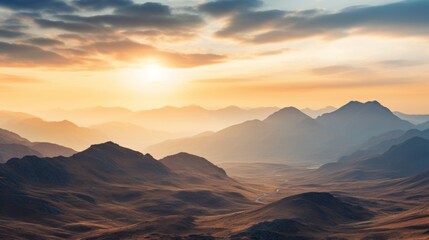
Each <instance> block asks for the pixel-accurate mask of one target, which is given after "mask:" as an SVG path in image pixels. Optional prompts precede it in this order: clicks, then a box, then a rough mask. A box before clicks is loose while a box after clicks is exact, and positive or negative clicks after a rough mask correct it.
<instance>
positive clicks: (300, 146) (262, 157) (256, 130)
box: [148, 101, 414, 163]
mask: <svg viewBox="0 0 429 240" xmlns="http://www.w3.org/2000/svg"><path fill="white" fill-rule="evenodd" d="M413 126H414V125H412V124H411V123H409V122H406V121H404V120H401V119H399V118H398V117H397V116H395V115H394V114H393V113H392V112H391V111H390V110H389V109H387V108H386V107H383V106H382V105H381V104H380V103H378V102H375V101H374V102H367V103H360V102H350V103H348V104H346V105H345V106H343V107H341V108H340V109H338V110H336V111H334V112H332V113H327V114H324V115H322V116H321V117H319V118H317V119H312V118H310V117H309V116H307V115H305V114H304V113H302V112H301V111H299V110H298V109H296V108H290V107H289V108H284V109H282V110H280V111H278V112H276V113H274V114H272V115H270V116H269V117H268V118H267V119H265V120H263V121H258V120H254V121H247V122H244V123H241V124H237V125H234V126H231V127H229V128H226V129H223V130H221V131H218V132H215V133H213V134H205V135H203V136H196V137H191V138H185V139H178V140H169V141H166V142H163V143H160V144H156V145H154V146H151V147H149V148H148V150H149V151H150V152H152V153H154V154H155V155H157V156H165V155H169V154H172V153H175V152H181V151H186V152H190V153H195V154H197V155H200V156H204V157H206V158H208V159H212V160H213V161H218V162H221V161H222V162H225V161H226V162H227V161H266V162H289V163H291V162H297V161H300V162H302V161H308V162H314V161H317V162H327V161H333V160H336V159H338V158H339V157H340V156H343V155H345V154H347V153H349V152H351V151H353V150H355V149H357V148H358V147H359V145H360V144H361V143H362V142H363V141H366V140H368V139H370V138H371V137H374V136H377V135H380V134H382V133H385V132H388V131H392V130H398V129H402V130H407V129H410V128H412V127H413Z"/></svg>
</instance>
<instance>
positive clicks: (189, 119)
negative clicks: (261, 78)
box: [131, 105, 278, 134]
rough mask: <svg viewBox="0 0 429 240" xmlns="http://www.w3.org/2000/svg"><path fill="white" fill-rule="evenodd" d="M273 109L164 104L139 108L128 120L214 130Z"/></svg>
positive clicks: (162, 126) (155, 125)
mask: <svg viewBox="0 0 429 240" xmlns="http://www.w3.org/2000/svg"><path fill="white" fill-rule="evenodd" d="M277 110H278V109H277V108H271V107H267V108H254V109H242V108H239V107H236V106H229V107H226V108H222V109H217V110H208V109H205V108H203V107H200V106H197V105H191V106H186V107H172V106H166V107H163V108H159V109H153V110H144V111H139V112H137V113H136V114H135V115H134V116H133V117H132V119H131V121H133V122H134V123H138V124H140V125H142V126H145V127H147V128H149V129H159V130H163V131H167V132H178V133H180V132H182V133H183V132H185V133H188V134H197V133H199V132H203V131H217V130H220V129H222V128H225V127H227V126H230V125H233V124H237V123H240V122H243V121H247V120H252V119H264V118H266V117H267V116H269V115H270V114H272V113H273V112H275V111H277ZM172 119H174V124H171V120H172Z"/></svg>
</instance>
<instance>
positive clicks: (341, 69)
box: [309, 65, 368, 75]
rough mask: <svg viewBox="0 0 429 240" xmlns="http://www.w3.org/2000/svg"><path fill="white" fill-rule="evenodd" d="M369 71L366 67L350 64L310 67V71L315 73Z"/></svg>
mask: <svg viewBox="0 0 429 240" xmlns="http://www.w3.org/2000/svg"><path fill="white" fill-rule="evenodd" d="M362 71H365V72H366V71H368V70H367V69H364V68H358V67H354V66H349V65H332V66H327V67H321V68H314V69H310V71H309V72H311V73H312V74H315V75H337V74H352V73H356V72H362Z"/></svg>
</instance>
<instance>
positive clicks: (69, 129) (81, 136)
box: [1, 117, 107, 150]
mask: <svg viewBox="0 0 429 240" xmlns="http://www.w3.org/2000/svg"><path fill="white" fill-rule="evenodd" d="M1 127H3V128H5V129H7V130H10V131H13V132H15V133H18V134H20V135H22V136H24V137H26V138H28V139H30V140H31V141H36V142H55V143H57V144H60V145H63V146H67V147H71V148H74V149H78V150H81V149H84V148H87V147H88V146H90V145H91V144H92V143H94V142H102V141H105V140H106V139H107V138H106V136H104V135H103V134H102V133H101V132H99V131H97V130H93V129H89V128H84V127H79V126H77V125H76V124H74V123H72V122H70V121H66V120H64V121H59V122H50V121H45V120H43V119H41V118H37V117H36V118H27V119H23V120H20V121H10V122H7V123H4V124H1Z"/></svg>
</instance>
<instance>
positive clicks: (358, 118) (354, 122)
mask: <svg viewBox="0 0 429 240" xmlns="http://www.w3.org/2000/svg"><path fill="white" fill-rule="evenodd" d="M317 120H318V122H319V123H320V124H322V125H324V126H325V127H327V128H328V129H331V131H335V139H333V140H341V141H342V144H347V145H349V146H353V145H356V144H360V143H361V142H363V141H365V140H367V139H369V138H370V137H373V136H377V135H380V134H382V133H385V132H388V131H392V130H406V129H410V128H412V127H413V126H414V125H412V124H411V123H409V122H407V121H404V120H402V119H400V118H398V117H397V116H395V115H394V114H393V113H392V112H391V111H390V110H389V109H388V108H386V107H384V106H382V105H381V104H380V103H379V102H377V101H372V102H367V103H360V102H356V101H352V102H350V103H348V104H346V105H345V106H343V107H341V108H340V109H338V110H337V111H335V112H332V113H327V114H325V115H322V116H321V117H319V118H318V119H317ZM338 138H340V139H338Z"/></svg>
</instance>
